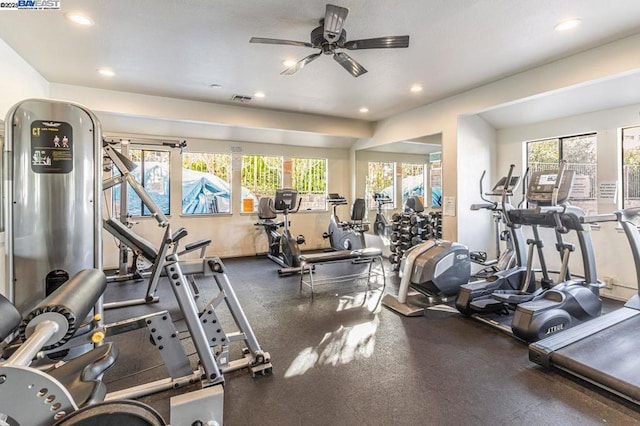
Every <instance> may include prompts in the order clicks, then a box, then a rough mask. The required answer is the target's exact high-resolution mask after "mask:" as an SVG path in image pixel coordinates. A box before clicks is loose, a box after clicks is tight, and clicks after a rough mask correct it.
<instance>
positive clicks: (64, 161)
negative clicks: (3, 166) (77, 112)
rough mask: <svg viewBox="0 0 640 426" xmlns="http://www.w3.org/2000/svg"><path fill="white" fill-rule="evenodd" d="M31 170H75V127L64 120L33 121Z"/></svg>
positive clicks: (50, 171) (62, 171)
mask: <svg viewBox="0 0 640 426" xmlns="http://www.w3.org/2000/svg"><path fill="white" fill-rule="evenodd" d="M31 170H33V171H34V172H35V173H69V172H70V171H71V170H73V129H72V127H71V125H70V124H69V123H65V122H62V121H44V120H36V121H34V122H33V123H31Z"/></svg>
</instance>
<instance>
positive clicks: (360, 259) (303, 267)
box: [300, 248, 387, 307]
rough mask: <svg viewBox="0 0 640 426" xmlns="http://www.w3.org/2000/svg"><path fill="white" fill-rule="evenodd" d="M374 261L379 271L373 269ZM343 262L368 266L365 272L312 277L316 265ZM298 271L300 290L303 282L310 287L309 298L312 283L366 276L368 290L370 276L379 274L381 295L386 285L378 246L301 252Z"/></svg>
mask: <svg viewBox="0 0 640 426" xmlns="http://www.w3.org/2000/svg"><path fill="white" fill-rule="evenodd" d="M376 261H377V262H379V263H380V269H381V270H380V271H376V270H374V269H373V264H374V263H375V262H376ZM345 262H350V263H353V264H368V265H369V267H368V268H367V271H366V272H360V273H353V274H346V275H339V276H336V277H327V278H318V279H314V277H313V272H314V271H315V267H316V266H317V265H327V264H334V263H345ZM300 272H301V274H300V290H302V285H303V284H304V285H307V286H309V287H310V288H311V299H313V287H314V285H320V284H327V283H330V282H346V281H356V280H358V279H362V278H366V279H367V289H368V290H370V287H369V284H370V283H371V278H372V277H377V276H381V277H382V289H381V290H380V295H381V296H382V294H383V293H384V289H385V287H386V285H387V281H386V277H385V273H384V264H383V263H382V250H380V249H378V248H364V249H360V250H339V251H333V252H328V253H312V254H303V255H301V256H300ZM305 273H308V278H306V277H305ZM378 303H380V299H378ZM376 307H377V304H376Z"/></svg>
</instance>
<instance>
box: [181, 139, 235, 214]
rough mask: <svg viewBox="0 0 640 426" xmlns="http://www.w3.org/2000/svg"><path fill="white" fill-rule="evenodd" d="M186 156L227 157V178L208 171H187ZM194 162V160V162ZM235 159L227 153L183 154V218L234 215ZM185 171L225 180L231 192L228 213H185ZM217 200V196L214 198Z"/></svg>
mask: <svg viewBox="0 0 640 426" xmlns="http://www.w3.org/2000/svg"><path fill="white" fill-rule="evenodd" d="M185 155H202V156H214V155H222V156H226V157H228V163H227V164H226V167H227V176H226V177H225V178H222V177H220V176H218V175H216V174H214V173H210V172H208V171H206V170H195V169H187V168H185V167H184V164H185ZM193 161H194V160H192V162H193ZM232 161H233V159H232V155H231V154H230V153H226V152H204V151H189V152H183V153H182V156H181V161H180V162H181V164H180V165H181V167H180V171H181V175H180V177H181V179H180V215H181V216H183V217H202V216H220V215H231V214H233V199H234V191H233V182H232V180H233V170H232V164H233V162H232ZM185 170H189V171H193V172H197V173H198V172H199V173H207V174H212V175H213V176H216V177H217V178H219V179H221V180H223V181H224V182H225V183H226V184H227V185H228V191H229V198H228V200H229V201H228V211H222V212H217V213H216V212H207V213H187V212H185V211H184V182H185V179H184V172H185ZM214 199H215V196H214Z"/></svg>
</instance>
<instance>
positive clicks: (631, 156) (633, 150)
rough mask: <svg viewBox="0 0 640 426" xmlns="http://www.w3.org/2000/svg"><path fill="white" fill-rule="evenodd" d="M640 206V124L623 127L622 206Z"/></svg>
mask: <svg viewBox="0 0 640 426" xmlns="http://www.w3.org/2000/svg"><path fill="white" fill-rule="evenodd" d="M639 206H640V126H638V127H629V128H626V129H622V207H623V208H628V207H639Z"/></svg>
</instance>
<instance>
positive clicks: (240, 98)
mask: <svg viewBox="0 0 640 426" xmlns="http://www.w3.org/2000/svg"><path fill="white" fill-rule="evenodd" d="M231 100H232V101H233V102H242V103H247V102H251V96H244V95H233V96H232V97H231Z"/></svg>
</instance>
